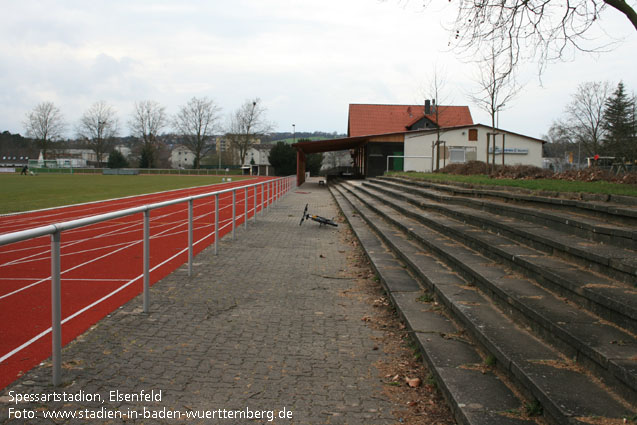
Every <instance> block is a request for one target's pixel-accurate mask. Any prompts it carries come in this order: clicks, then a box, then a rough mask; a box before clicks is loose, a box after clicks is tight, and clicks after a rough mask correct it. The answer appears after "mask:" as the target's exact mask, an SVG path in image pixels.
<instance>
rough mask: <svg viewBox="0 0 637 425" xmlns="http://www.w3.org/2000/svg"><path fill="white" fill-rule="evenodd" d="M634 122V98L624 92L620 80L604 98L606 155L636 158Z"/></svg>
mask: <svg viewBox="0 0 637 425" xmlns="http://www.w3.org/2000/svg"><path fill="white" fill-rule="evenodd" d="M635 124H636V123H635V99H634V98H632V97H629V96H628V95H627V94H626V91H625V89H624V84H623V83H622V82H620V83H619V84H618V85H617V89H616V90H615V92H614V93H613V94H612V95H611V96H610V97H609V98H608V100H606V105H605V109H604V129H605V130H606V136H605V138H604V151H605V153H606V154H607V155H610V156H615V157H617V158H624V159H627V160H634V159H637V137H636V134H635Z"/></svg>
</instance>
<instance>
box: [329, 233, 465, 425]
mask: <svg viewBox="0 0 637 425" xmlns="http://www.w3.org/2000/svg"><path fill="white" fill-rule="evenodd" d="M344 234H345V235H344V238H345V240H346V242H347V243H348V244H349V245H350V246H352V247H353V250H352V251H350V252H349V253H348V270H347V274H348V275H350V276H352V277H354V278H355V279H356V285H355V286H354V287H353V288H351V289H349V290H347V291H343V292H342V294H341V295H342V296H345V297H353V298H356V299H358V300H360V301H361V302H364V303H366V304H368V305H369V306H371V308H370V313H369V314H367V315H365V316H364V317H362V318H361V320H363V321H364V322H366V323H367V325H368V326H370V327H371V328H372V329H374V330H376V331H380V336H379V337H376V338H375V342H376V344H377V345H376V347H377V348H376V347H375V349H378V350H382V351H383V352H384V353H385V354H386V356H385V358H384V359H383V360H381V361H379V362H377V363H376V364H375V366H376V368H377V369H378V377H379V380H380V381H381V382H382V385H383V393H384V395H385V397H387V399H389V400H391V401H392V402H393V403H394V404H395V406H396V408H395V409H394V410H393V411H392V413H393V414H394V416H395V417H396V423H397V424H407V425H420V424H432V425H433V424H436V425H451V424H455V423H456V421H455V420H454V418H453V415H452V414H451V411H450V410H449V407H448V405H447V403H446V401H445V400H444V398H443V397H442V396H441V394H440V392H439V391H438V389H437V388H436V386H435V382H434V380H433V379H432V378H431V375H430V373H429V371H428V369H427V367H426V366H425V364H424V363H423V360H422V358H421V354H420V351H419V349H418V347H417V346H416V344H415V343H414V342H413V340H412V339H411V337H410V335H409V333H408V332H407V329H406V327H405V325H404V324H403V323H402V322H401V320H400V319H399V318H398V315H397V313H396V311H395V310H394V308H393V306H392V305H391V302H390V301H389V299H388V298H387V296H386V295H385V293H384V291H383V289H382V286H381V284H380V282H379V280H378V278H377V276H376V274H375V273H374V271H373V269H372V266H371V265H370V263H369V261H368V259H367V257H366V256H365V254H364V253H363V251H362V249H361V248H360V246H359V244H358V240H357V239H356V237H355V236H354V235H353V234H352V232H351V230H350V229H347V230H346V231H345V232H344Z"/></svg>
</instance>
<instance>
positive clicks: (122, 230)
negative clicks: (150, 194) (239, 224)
mask: <svg viewBox="0 0 637 425" xmlns="http://www.w3.org/2000/svg"><path fill="white" fill-rule="evenodd" d="M203 206H206V204H200V205H198V206H197V207H203ZM231 207H232V205H229V206H224V207H221V208H220V213H221V211H223V210H224V209H229V208H231ZM180 212H181V211H173V212H170V213H167V214H163V215H161V216H157V217H151V223H152V222H156V221H158V220H163V219H165V218H166V217H169V216H171V215H174V214H178V213H180ZM209 215H213V212H212V211H209V212H207V213H205V214H202V215H200V216H196V217H195V220H201V219H203V218H205V217H208V216H209ZM237 218H239V217H237ZM231 220H232V219H226V220H221V221H220V223H224V222H228V221H231ZM177 223H180V224H179V225H178V226H175V227H173V229H175V228H178V227H181V226H183V225H185V224H187V221H186V222H184V221H183V220H180V221H173V222H168V223H161V224H155V229H157V228H161V227H164V226H168V225H173V224H177ZM138 226H141V223H132V224H130V225H128V226H125V227H123V228H118V229H115V230H113V231H111V232H108V233H103V234H100V235H96V236H92V237H90V238H84V239H79V240H77V241H71V242H67V243H65V244H64V245H63V249H65V250H68V248H69V247H71V246H73V245H76V244H79V243H82V242H86V241H90V240H95V239H100V238H105V237H112V236H119V235H121V234H126V233H128V232H130V230H129V231H126V229H130V228H132V227H138ZM76 230H77V229H76ZM91 230H92V231H95V230H98V229H91ZM168 230H170V229H168ZM71 232H72V230H71V231H69V233H71ZM162 233H164V232H161V233H159V234H157V235H153V236H151V239H155V238H157V236H159V235H162ZM179 233H182V232H177V233H172V234H167V235H163V236H162V237H164V236H171V235H174V234H179ZM119 245H121V244H119ZM111 246H118V245H111ZM108 247H110V246H103V247H100V248H93V249H88V250H83V251H75V252H71V253H65V254H63V255H62V256H68V255H72V254H77V253H84V252H89V251H91V250H99V249H105V248H108ZM38 248H42V249H43V250H42V251H39V252H37V253H35V254H31V255H29V256H26V257H21V258H18V259H15V260H12V261H9V262H7V263H4V264H0V268H1V267H6V266H11V265H19V264H24V263H28V262H34V261H48V260H49V259H50V256H49V253H50V245H48V244H47V245H39V246H38ZM22 249H29V248H22ZM5 252H16V251H5ZM41 255H42V257H40V256H41ZM0 299H1V298H0Z"/></svg>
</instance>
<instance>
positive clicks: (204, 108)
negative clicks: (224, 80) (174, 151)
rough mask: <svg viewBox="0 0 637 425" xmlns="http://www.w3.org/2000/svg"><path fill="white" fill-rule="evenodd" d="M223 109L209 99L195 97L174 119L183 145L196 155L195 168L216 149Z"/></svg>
mask: <svg viewBox="0 0 637 425" xmlns="http://www.w3.org/2000/svg"><path fill="white" fill-rule="evenodd" d="M220 112H221V108H220V107H218V106H217V105H216V104H215V103H214V101H212V100H210V99H208V98H205V97H204V98H196V97H193V98H192V99H190V101H189V102H188V103H187V104H186V105H184V106H182V107H181V109H180V110H179V112H178V113H177V116H176V117H175V119H174V126H175V128H176V129H177V132H178V133H179V134H180V135H181V136H182V137H183V145H184V146H186V147H187V148H188V149H190V151H191V152H192V153H193V154H194V155H195V160H194V164H193V166H194V168H199V167H200V165H201V159H202V158H203V157H204V156H205V155H206V154H207V153H208V152H210V151H211V150H212V149H213V148H214V146H215V145H214V144H213V139H214V133H215V131H218V130H219V124H218V123H219V113H220Z"/></svg>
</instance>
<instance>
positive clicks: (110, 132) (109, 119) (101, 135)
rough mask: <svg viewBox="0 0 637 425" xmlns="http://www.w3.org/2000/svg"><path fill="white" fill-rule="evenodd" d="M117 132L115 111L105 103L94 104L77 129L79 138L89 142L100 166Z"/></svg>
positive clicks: (81, 119)
mask: <svg viewBox="0 0 637 425" xmlns="http://www.w3.org/2000/svg"><path fill="white" fill-rule="evenodd" d="M117 131H118V122H117V117H116V113H115V109H113V108H112V107H111V106H109V105H108V104H107V103H106V102H104V101H99V102H96V103H94V104H93V105H92V106H91V107H90V108H89V109H88V110H87V111H86V112H84V115H82V118H80V123H79V125H78V129H77V133H78V136H79V137H80V138H83V139H86V140H87V141H88V143H89V146H91V149H93V151H94V152H95V157H96V158H97V162H98V164H100V165H101V163H102V159H103V157H104V154H105V153H106V152H107V151H108V149H109V148H110V144H111V141H112V138H113V137H115V136H116V135H117Z"/></svg>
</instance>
